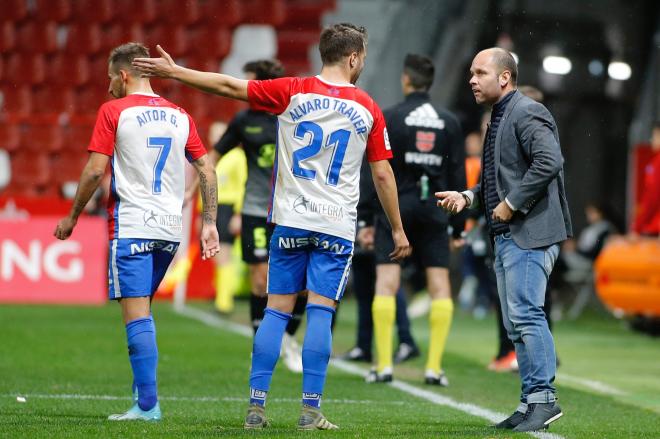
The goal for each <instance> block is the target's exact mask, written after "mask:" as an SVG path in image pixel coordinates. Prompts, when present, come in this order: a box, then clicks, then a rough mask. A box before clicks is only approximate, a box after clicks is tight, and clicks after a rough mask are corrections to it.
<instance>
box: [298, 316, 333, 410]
mask: <svg viewBox="0 0 660 439" xmlns="http://www.w3.org/2000/svg"><path fill="white" fill-rule="evenodd" d="M334 314H335V310H334V309H332V308H330V307H327V306H323V305H315V304H310V305H307V331H306V333H305V341H304V342H303V348H302V360H303V395H302V402H303V404H307V405H311V406H312V407H316V408H319V407H320V406H321V396H322V395H323V387H324V386H325V376H326V374H327V372H328V362H329V361H330V352H331V351H332V331H331V325H332V316H333V315H334Z"/></svg>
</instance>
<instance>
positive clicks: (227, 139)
mask: <svg viewBox="0 0 660 439" xmlns="http://www.w3.org/2000/svg"><path fill="white" fill-rule="evenodd" d="M276 139H277V116H275V115H273V114H270V113H266V112H263V111H254V110H244V111H241V112H239V113H237V114H236V116H234V119H232V121H231V122H230V123H229V127H228V128H227V131H226V132H225V134H224V135H223V136H222V137H221V138H220V140H218V143H216V144H215V150H216V151H217V152H218V153H220V154H226V153H227V152H228V151H229V150H231V149H232V148H234V147H236V146H239V145H242V147H243V149H244V150H245V157H246V159H247V171H248V178H247V182H246V184H245V200H244V201H243V210H242V213H243V214H245V215H252V216H258V217H266V216H267V215H268V205H269V203H270V189H271V179H272V175H273V162H274V160H275V141H276Z"/></svg>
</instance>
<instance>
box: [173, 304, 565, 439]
mask: <svg viewBox="0 0 660 439" xmlns="http://www.w3.org/2000/svg"><path fill="white" fill-rule="evenodd" d="M175 311H176V312H178V313H180V314H182V315H185V316H188V317H191V318H194V319H197V320H200V321H202V322H203V323H206V324H207V325H209V326H213V327H216V328H221V329H226V330H228V331H233V332H235V333H237V334H241V335H245V336H248V337H252V331H251V330H250V328H249V327H247V326H244V325H240V324H238V323H234V322H228V321H226V320H224V319H221V318H220V317H218V316H216V315H215V314H211V313H209V312H206V311H203V310H199V309H194V308H190V307H188V306H185V305H184V306H182V307H176V308H175ZM330 364H332V365H333V366H334V367H335V368H337V369H339V370H342V371H344V372H346V373H349V374H352V375H359V376H364V375H365V374H366V372H367V371H366V370H364V369H363V368H361V367H359V366H356V365H354V364H350V363H348V362H345V361H342V360H337V359H333V360H331V362H330ZM389 385H390V386H391V387H394V388H395V389H398V390H400V391H402V392H404V393H407V394H409V395H412V396H415V397H417V398H420V399H425V400H426V401H428V402H431V403H433V404H437V405H441V406H446V407H450V408H453V409H455V410H459V411H462V412H463V413H467V414H469V415H472V416H476V417H478V418H482V419H485V420H487V421H489V422H499V421H501V420H502V419H504V418H506V416H507V415H506V414H504V413H499V412H494V411H492V410H489V409H486V408H483V407H480V406H478V405H475V404H470V403H464V402H458V401H455V400H454V399H452V398H449V397H447V396H443V395H439V394H437V393H435V392H431V391H428V390H424V389H420V388H418V387H415V386H413V385H411V384H408V383H405V382H403V381H398V380H394V381H392V382H391V383H389ZM529 434H530V435H532V436H534V437H536V438H539V439H564V437H563V436H561V435H558V434H554V433H546V432H530V433H529Z"/></svg>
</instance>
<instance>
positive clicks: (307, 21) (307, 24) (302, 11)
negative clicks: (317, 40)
mask: <svg viewBox="0 0 660 439" xmlns="http://www.w3.org/2000/svg"><path fill="white" fill-rule="evenodd" d="M333 3H334V2H326V1H318V0H313V1H310V0H288V1H287V3H286V18H285V20H284V22H283V23H282V24H281V25H280V28H282V29H290V30H314V31H316V32H317V35H318V31H319V30H320V29H321V18H322V16H323V13H324V12H325V11H326V10H328V9H331V8H334V4H333Z"/></svg>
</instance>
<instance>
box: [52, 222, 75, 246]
mask: <svg viewBox="0 0 660 439" xmlns="http://www.w3.org/2000/svg"><path fill="white" fill-rule="evenodd" d="M77 222H78V221H77V220H75V219H73V218H71V217H70V216H67V217H66V218H62V219H61V220H60V222H58V223H57V227H55V232H53V235H54V236H55V237H56V238H57V239H62V240H64V239H67V238H68V237H69V236H71V233H72V232H73V228H74V227H76V223H77Z"/></svg>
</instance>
